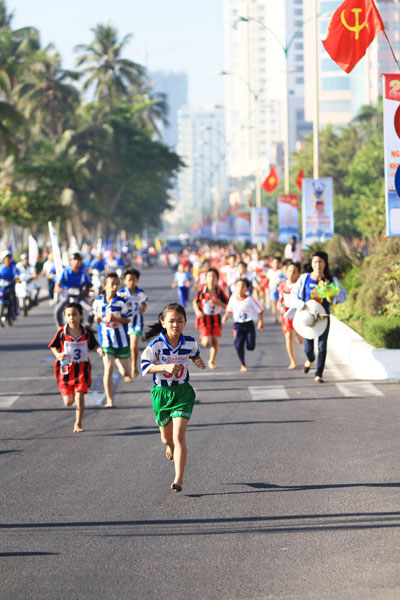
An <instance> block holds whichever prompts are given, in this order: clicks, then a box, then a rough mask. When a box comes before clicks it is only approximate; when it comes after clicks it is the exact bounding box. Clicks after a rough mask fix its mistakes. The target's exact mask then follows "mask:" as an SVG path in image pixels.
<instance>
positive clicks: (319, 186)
mask: <svg viewBox="0 0 400 600" xmlns="http://www.w3.org/2000/svg"><path fill="white" fill-rule="evenodd" d="M302 190H303V211H302V213H303V246H304V247H307V246H308V245H309V244H313V243H314V242H324V241H325V240H327V239H329V238H332V237H333V232H334V218H333V181H332V177H322V178H321V179H307V178H305V179H303V185H302Z"/></svg>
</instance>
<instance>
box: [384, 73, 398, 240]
mask: <svg viewBox="0 0 400 600" xmlns="http://www.w3.org/2000/svg"><path fill="white" fill-rule="evenodd" d="M383 132H384V135H383V139H384V157H385V158H384V160H385V201H386V235H388V236H391V237H398V236H400V74H399V73H385V75H384V76H383Z"/></svg>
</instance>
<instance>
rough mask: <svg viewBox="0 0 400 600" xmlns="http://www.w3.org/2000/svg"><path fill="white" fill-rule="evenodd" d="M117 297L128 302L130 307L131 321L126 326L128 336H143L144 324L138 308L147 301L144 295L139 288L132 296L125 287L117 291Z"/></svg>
mask: <svg viewBox="0 0 400 600" xmlns="http://www.w3.org/2000/svg"><path fill="white" fill-rule="evenodd" d="M118 296H121V297H122V298H125V300H129V302H130V303H131V305H132V319H131V322H130V323H129V325H128V334H129V335H131V334H135V335H139V336H141V335H142V334H143V327H144V323H143V314H142V313H141V311H140V307H141V305H142V304H144V303H145V302H148V301H149V299H148V297H147V296H146V293H145V292H144V290H142V289H141V288H139V287H136V290H135V292H134V293H133V294H132V292H131V291H130V289H129V288H128V287H126V286H125V287H124V288H122V289H120V290H119V291H118Z"/></svg>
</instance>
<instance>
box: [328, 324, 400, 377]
mask: <svg viewBox="0 0 400 600" xmlns="http://www.w3.org/2000/svg"><path fill="white" fill-rule="evenodd" d="M328 351H329V353H330V354H331V355H334V363H335V365H336V366H338V367H339V368H340V367H344V368H346V369H347V372H348V374H349V376H350V377H353V378H354V379H373V380H383V379H400V350H387V349H385V348H374V346H371V344H368V343H367V342H366V341H365V340H364V338H362V337H361V336H360V335H359V334H358V333H356V332H355V331H354V330H353V329H351V328H350V327H348V325H345V324H344V323H342V322H341V321H339V319H337V318H336V317H335V316H334V315H331V328H330V331H329V342H328Z"/></svg>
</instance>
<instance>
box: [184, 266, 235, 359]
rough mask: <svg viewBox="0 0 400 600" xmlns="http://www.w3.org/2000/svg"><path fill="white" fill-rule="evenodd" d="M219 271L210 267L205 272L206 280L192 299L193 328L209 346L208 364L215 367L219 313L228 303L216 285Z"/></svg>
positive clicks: (203, 343)
mask: <svg viewBox="0 0 400 600" xmlns="http://www.w3.org/2000/svg"><path fill="white" fill-rule="evenodd" d="M218 278H219V273H218V271H217V269H214V268H213V267H211V268H210V269H208V271H207V274H206V282H205V284H204V285H203V286H202V287H201V288H200V289H199V291H198V292H197V295H196V298H195V299H194V300H193V309H194V312H195V313H196V324H195V328H196V329H199V331H200V340H201V345H202V346H203V347H204V348H210V357H209V360H208V366H209V368H210V369H216V368H217V365H216V364H215V357H216V355H217V352H218V347H219V338H220V337H221V313H222V311H223V310H224V309H225V307H226V305H227V304H228V298H227V297H226V295H225V294H224V292H223V291H222V289H221V288H220V287H219V286H218Z"/></svg>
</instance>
